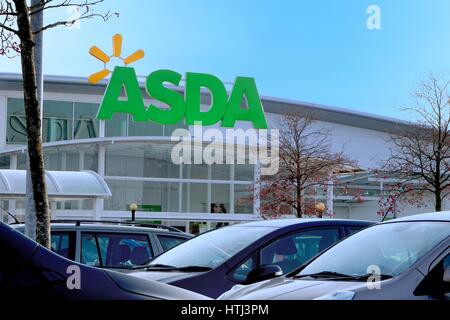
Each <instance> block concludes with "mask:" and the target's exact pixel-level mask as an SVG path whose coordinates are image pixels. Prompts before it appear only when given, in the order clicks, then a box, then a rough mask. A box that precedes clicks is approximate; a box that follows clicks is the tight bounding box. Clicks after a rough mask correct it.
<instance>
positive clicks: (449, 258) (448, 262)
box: [443, 254, 450, 270]
mask: <svg viewBox="0 0 450 320" xmlns="http://www.w3.org/2000/svg"><path fill="white" fill-rule="evenodd" d="M443 263H444V270H445V269H447V268H448V267H450V254H449V255H448V256H447V257H445V259H444V262H443Z"/></svg>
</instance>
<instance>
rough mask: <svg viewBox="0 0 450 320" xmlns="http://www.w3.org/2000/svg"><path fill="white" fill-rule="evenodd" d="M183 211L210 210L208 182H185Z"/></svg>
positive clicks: (205, 211) (204, 211) (203, 211)
mask: <svg viewBox="0 0 450 320" xmlns="http://www.w3.org/2000/svg"><path fill="white" fill-rule="evenodd" d="M182 201H183V207H182V211H183V212H202V213H208V212H210V208H208V186H207V184H206V183H183V190H182Z"/></svg>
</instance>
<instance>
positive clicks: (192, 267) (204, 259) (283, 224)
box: [130, 219, 373, 298]
mask: <svg viewBox="0 0 450 320" xmlns="http://www.w3.org/2000/svg"><path fill="white" fill-rule="evenodd" d="M371 224H373V223H371V222H367V221H351V220H337V219H279V220H266V221H257V222H250V223H244V224H237V225H232V226H227V227H223V228H220V229H216V230H213V231H209V232H206V233H203V234H200V235H198V236H196V237H194V238H192V239H190V240H188V241H186V242H183V243H181V244H180V245H178V246H176V247H174V248H172V249H170V250H168V251H166V252H164V253H162V254H160V255H159V256H158V257H156V258H155V259H153V260H152V261H151V262H150V263H149V264H148V265H147V266H146V267H145V269H143V270H139V271H136V272H132V273H130V274H132V275H133V276H135V277H138V278H141V279H152V280H158V281H162V282H165V283H170V284H173V285H175V286H178V287H181V288H185V289H188V290H192V291H195V292H198V293H201V294H204V295H206V296H209V297H212V298H216V297H218V296H219V295H220V294H222V293H223V292H225V291H227V290H229V289H230V288H231V287H232V286H234V285H236V284H244V283H253V282H256V281H260V280H264V279H268V278H272V277H276V276H279V275H282V274H283V273H289V272H291V271H292V270H294V269H296V268H298V267H299V266H300V265H302V264H303V263H305V262H306V261H308V260H309V259H311V258H312V257H313V256H315V255H316V254H318V253H319V252H320V251H322V250H325V249H326V248H328V247H329V246H331V245H332V244H333V243H335V242H337V241H339V240H340V239H342V238H344V237H346V236H348V235H350V234H351V233H354V232H356V231H359V230H361V229H363V228H365V227H367V226H369V225H371Z"/></svg>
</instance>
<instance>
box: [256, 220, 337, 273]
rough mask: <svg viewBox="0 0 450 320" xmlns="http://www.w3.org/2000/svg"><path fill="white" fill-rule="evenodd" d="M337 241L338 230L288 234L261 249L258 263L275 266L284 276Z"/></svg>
mask: <svg viewBox="0 0 450 320" xmlns="http://www.w3.org/2000/svg"><path fill="white" fill-rule="evenodd" d="M338 240H339V230H338V229H317V230H309V231H302V232H299V233H294V234H290V235H288V236H286V237H283V238H281V239H279V240H276V241H275V242H272V243H271V244H270V245H268V246H267V247H265V248H264V249H262V250H261V253H260V263H261V265H265V264H276V265H278V266H279V267H280V268H281V269H282V270H283V274H286V273H289V272H291V271H293V270H295V269H296V268H298V267H299V266H301V265H302V264H303V263H305V262H306V261H308V260H309V259H311V258H312V257H314V256H315V255H316V254H318V253H319V252H322V251H323V250H325V249H327V248H328V247H330V246H331V245H333V244H334V243H336V242H337V241H338Z"/></svg>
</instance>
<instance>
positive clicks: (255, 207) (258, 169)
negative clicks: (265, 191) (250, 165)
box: [253, 159, 261, 219]
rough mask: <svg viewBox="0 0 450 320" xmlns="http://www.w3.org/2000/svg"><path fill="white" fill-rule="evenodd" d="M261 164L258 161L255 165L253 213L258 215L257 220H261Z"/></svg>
mask: <svg viewBox="0 0 450 320" xmlns="http://www.w3.org/2000/svg"><path fill="white" fill-rule="evenodd" d="M260 184H261V164H260V162H259V159H258V161H257V162H256V164H255V173H254V178H253V185H254V186H255V187H254V190H253V213H254V214H255V215H256V218H257V219H261V210H260V209H261V200H260V194H261V186H260Z"/></svg>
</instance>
